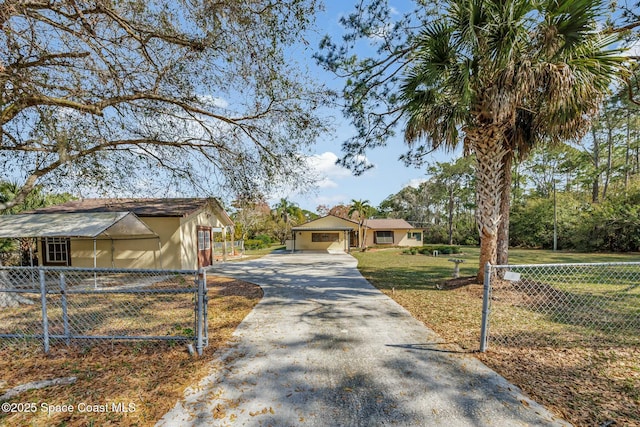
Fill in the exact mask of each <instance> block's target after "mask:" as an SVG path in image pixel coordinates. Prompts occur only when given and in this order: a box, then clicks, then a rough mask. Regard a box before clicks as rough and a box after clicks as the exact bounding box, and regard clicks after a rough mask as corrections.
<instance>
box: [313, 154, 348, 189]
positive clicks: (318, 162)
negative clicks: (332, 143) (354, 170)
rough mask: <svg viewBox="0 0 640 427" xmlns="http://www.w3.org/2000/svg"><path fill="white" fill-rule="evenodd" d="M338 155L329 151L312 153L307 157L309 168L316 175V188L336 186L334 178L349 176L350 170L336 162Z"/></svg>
mask: <svg viewBox="0 0 640 427" xmlns="http://www.w3.org/2000/svg"><path fill="white" fill-rule="evenodd" d="M337 160H338V156H337V155H336V154H335V153H332V152H331V151H326V152H324V153H322V154H314V155H313V156H309V157H308V158H307V164H308V165H309V169H310V170H311V171H312V172H314V173H315V174H316V175H317V176H318V182H317V184H316V185H317V186H318V188H336V187H338V183H337V182H336V180H340V179H344V178H347V177H349V176H351V172H350V171H349V170H348V169H346V168H344V167H342V166H339V165H337V164H336V161H337Z"/></svg>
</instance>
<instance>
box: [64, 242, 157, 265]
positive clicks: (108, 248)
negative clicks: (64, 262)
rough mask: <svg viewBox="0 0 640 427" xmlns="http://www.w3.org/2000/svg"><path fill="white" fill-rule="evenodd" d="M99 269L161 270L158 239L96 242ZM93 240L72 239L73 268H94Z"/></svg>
mask: <svg viewBox="0 0 640 427" xmlns="http://www.w3.org/2000/svg"><path fill="white" fill-rule="evenodd" d="M96 255H97V256H96V266H97V267H99V268H160V266H161V264H160V253H159V248H158V239H140V240H113V241H111V240H96ZM93 262H94V259H93V240H89V239H71V266H72V267H79V268H90V267H93Z"/></svg>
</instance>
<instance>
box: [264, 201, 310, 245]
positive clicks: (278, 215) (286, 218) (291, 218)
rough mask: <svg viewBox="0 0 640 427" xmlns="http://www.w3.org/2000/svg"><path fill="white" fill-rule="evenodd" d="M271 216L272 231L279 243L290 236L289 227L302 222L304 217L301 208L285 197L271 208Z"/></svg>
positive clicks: (282, 242)
mask: <svg viewBox="0 0 640 427" xmlns="http://www.w3.org/2000/svg"><path fill="white" fill-rule="evenodd" d="M271 216H272V218H273V220H274V225H275V227H274V229H273V233H274V234H275V237H276V238H277V239H278V240H279V241H280V243H281V244H284V243H285V242H286V240H287V238H288V237H289V236H291V227H293V226H296V225H298V224H301V223H303V222H304V221H305V219H306V218H305V215H304V212H303V211H302V209H300V207H299V206H297V205H296V204H295V203H291V202H290V201H289V200H287V199H280V201H279V202H278V203H277V204H276V205H275V206H274V208H273V209H272V211H271Z"/></svg>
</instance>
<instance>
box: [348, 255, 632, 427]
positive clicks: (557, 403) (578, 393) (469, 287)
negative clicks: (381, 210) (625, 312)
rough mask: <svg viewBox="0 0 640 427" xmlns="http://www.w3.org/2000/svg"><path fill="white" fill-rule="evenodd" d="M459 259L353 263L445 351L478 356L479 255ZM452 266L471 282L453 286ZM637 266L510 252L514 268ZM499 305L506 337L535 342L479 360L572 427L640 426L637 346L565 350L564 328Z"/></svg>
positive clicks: (379, 258)
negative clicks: (444, 346)
mask: <svg viewBox="0 0 640 427" xmlns="http://www.w3.org/2000/svg"><path fill="white" fill-rule="evenodd" d="M462 252H463V253H462V254H455V255H440V256H439V257H432V256H425V255H405V254H402V250H400V249H388V250H371V251H367V252H353V253H352V255H353V256H354V257H355V258H357V259H358V268H359V269H360V271H361V273H362V275H363V276H365V277H366V278H367V279H368V280H369V281H370V282H371V283H372V284H373V285H374V286H376V287H377V288H379V289H380V290H382V291H383V292H384V293H386V294H387V295H389V296H390V297H391V298H393V299H395V300H396V301H397V302H398V303H399V304H401V305H402V306H404V307H405V308H406V309H407V310H409V312H411V313H412V315H413V316H414V317H416V318H417V319H419V320H421V321H422V322H424V323H425V324H426V325H427V326H428V327H430V328H431V329H433V330H434V331H436V332H437V333H438V334H439V335H440V336H442V337H443V338H444V340H445V341H446V342H447V343H451V344H453V345H455V346H458V347H461V348H462V349H464V350H466V351H469V352H475V351H476V350H477V349H478V348H479V342H480V323H481V317H482V316H481V313H482V292H483V289H482V285H481V284H477V283H476V282H475V280H474V279H473V278H474V277H475V275H476V272H477V269H478V259H479V249H478V248H473V247H465V248H463V249H462ZM450 258H460V259H464V261H465V262H464V263H462V264H461V265H460V275H461V277H463V278H464V277H465V276H466V277H468V278H469V279H468V280H464V279H459V280H457V281H454V282H452V281H450V279H451V277H452V273H453V266H454V264H453V263H452V262H449V261H448V260H449V259H450ZM632 261H640V254H637V253H635V254H582V253H568V252H552V251H544V250H518V249H513V250H511V251H510V264H555V263H593V262H632ZM498 292H499V291H498V290H495V291H494V299H495V297H496V296H497V297H498V298H500V297H501V296H505V295H506V294H499V293H498ZM500 292H502V291H500ZM510 292H513V290H510ZM563 292H566V290H563ZM519 295H520V296H522V294H519ZM507 296H509V295H507ZM499 303H501V302H499V301H495V300H494V303H493V305H495V307H494V308H495V309H496V310H495V313H494V315H496V316H498V317H496V318H495V321H496V324H498V323H500V322H503V324H507V325H514V326H513V327H512V329H511V330H509V329H508V328H507V329H506V330H505V329H503V331H505V333H506V334H507V335H508V336H511V335H509V334H513V333H514V332H518V333H520V332H522V331H525V332H526V333H527V334H529V333H530V334H531V335H532V336H536V337H538V338H537V339H536V340H530V341H515V342H513V343H500V345H498V344H493V345H491V346H490V347H489V351H488V352H487V353H483V354H480V353H477V356H478V357H479V358H480V359H481V360H482V361H483V362H485V363H486V364H487V365H489V366H491V367H492V368H493V369H495V370H496V371H498V372H499V373H500V374H501V375H503V376H505V377H506V378H507V379H508V380H510V381H512V382H514V383H515V384H517V385H518V386H520V387H521V388H522V389H523V390H524V391H525V392H526V393H528V394H529V395H531V396H532V397H533V398H534V399H536V400H538V401H540V402H541V403H543V404H545V405H547V406H548V407H549V408H550V409H552V410H554V411H555V412H556V413H558V415H560V416H563V417H564V418H565V419H567V420H569V421H570V422H572V423H573V424H575V425H585V426H586V425H601V424H603V423H607V422H609V421H612V420H613V421H614V422H615V425H640V409H639V408H640V349H639V348H638V347H637V346H636V345H631V344H628V343H626V344H621V345H619V344H616V345H611V344H607V345H600V346H595V347H592V346H584V345H581V344H577V345H576V344H575V343H573V344H571V345H563V344H562V341H561V339H563V338H565V337H571V335H570V334H572V333H575V331H569V332H567V328H566V325H563V324H561V323H559V322H557V321H555V319H553V318H551V317H549V316H547V315H546V314H545V313H541V312H537V311H535V310H531V308H530V307H529V306H528V305H527V304H522V303H521V301H516V302H515V303H510V304H509V307H508V308H507V309H504V310H502V308H501V309H500V310H497V307H498V304H499ZM593 316H594V317H597V313H594V314H593ZM508 322H511V323H508ZM509 328H511V326H510V327H509ZM496 329H497V328H496ZM494 332H496V330H494ZM516 335H517V334H516ZM548 336H555V337H557V338H558V342H554V343H551V342H549V343H545V341H544V339H545V337H548Z"/></svg>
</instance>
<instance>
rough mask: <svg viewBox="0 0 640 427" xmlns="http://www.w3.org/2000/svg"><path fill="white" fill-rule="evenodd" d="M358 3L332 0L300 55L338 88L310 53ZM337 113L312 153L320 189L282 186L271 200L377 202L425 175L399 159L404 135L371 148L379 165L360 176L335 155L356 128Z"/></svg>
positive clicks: (398, 4) (404, 4)
mask: <svg viewBox="0 0 640 427" xmlns="http://www.w3.org/2000/svg"><path fill="white" fill-rule="evenodd" d="M389 3H390V4H391V6H392V7H393V8H397V10H408V9H409V8H410V7H412V6H414V5H415V4H414V3H413V2H410V1H407V0H396V1H394V0H390V1H389ZM355 4H356V2H355V1H336V0H327V1H326V9H325V11H324V12H323V13H321V14H320V15H319V16H318V17H317V24H318V28H320V31H321V33H320V34H318V35H317V39H314V36H313V35H312V36H310V37H309V40H308V41H309V48H308V49H307V51H306V53H307V54H308V55H309V57H308V58H298V59H299V60H300V62H303V63H306V64H307V65H308V67H309V68H310V69H311V72H313V73H314V74H315V75H316V77H317V78H318V79H319V80H321V81H324V82H325V83H326V84H327V85H328V86H329V87H331V88H334V89H341V88H342V83H341V82H340V81H339V80H337V79H336V77H335V76H334V75H333V74H330V73H328V72H325V71H324V70H322V69H320V68H318V67H317V66H316V65H315V63H314V60H313V59H312V58H311V56H310V55H311V54H312V53H313V52H315V51H316V50H317V46H318V42H319V40H320V38H321V37H322V36H324V35H325V34H331V35H332V37H333V38H334V39H335V40H336V41H338V37H339V34H340V33H341V31H342V30H341V26H340V24H339V18H340V16H343V15H346V14H347V13H349V12H351V11H352V10H353V9H354V5H355ZM305 56H306V55H305ZM332 115H333V116H334V117H335V118H336V122H335V123H334V126H335V132H334V133H333V134H330V135H324V136H322V137H321V138H320V139H319V140H318V141H317V143H316V145H315V146H314V147H313V148H312V151H313V154H312V155H311V157H310V159H309V163H310V167H311V168H312V169H314V170H315V171H316V172H317V173H318V175H319V176H321V177H322V179H321V180H320V181H319V182H318V185H317V186H316V188H315V191H312V192H310V193H308V194H296V193H295V191H289V192H283V193H280V194H277V195H274V197H273V198H272V199H271V200H270V201H271V202H274V201H277V200H278V199H279V198H281V197H285V198H287V199H289V200H290V201H293V202H295V203H296V204H298V206H300V207H301V208H303V209H307V210H310V211H315V210H316V207H317V206H318V205H328V206H330V207H331V206H334V205H337V204H341V203H342V204H349V202H350V201H351V200H352V199H362V200H368V201H369V202H370V204H371V205H372V206H378V205H379V204H380V203H381V202H382V201H383V200H384V199H385V198H386V197H388V196H389V195H391V194H394V193H397V192H398V191H400V190H401V189H402V188H403V187H405V186H407V185H412V184H413V185H417V184H418V183H419V182H420V181H421V180H424V179H425V177H426V176H425V172H424V171H425V169H426V168H425V167H423V168H421V169H416V168H413V167H406V166H405V165H404V164H403V163H402V162H401V161H399V160H398V158H399V156H400V155H401V154H402V153H404V152H406V150H407V147H406V146H405V144H404V141H403V140H402V137H401V136H395V137H394V138H392V139H390V140H389V141H388V144H387V146H386V147H380V148H376V149H374V150H371V151H369V152H368V153H367V160H368V161H369V162H370V163H371V164H373V165H374V167H373V168H372V169H370V170H369V171H367V172H365V173H364V174H363V175H361V176H359V177H356V176H353V175H352V174H351V172H350V171H349V170H347V169H345V168H342V167H340V166H337V165H336V164H335V161H336V160H337V159H338V158H339V157H340V156H342V153H341V151H340V150H341V144H342V142H344V141H345V140H346V139H348V138H349V137H350V136H352V135H353V134H354V133H355V131H354V130H353V128H352V127H351V126H350V124H349V123H348V121H347V120H346V119H344V118H343V117H342V113H341V111H339V110H336V111H335V112H332ZM453 158H454V155H452V154H446V153H443V152H441V153H434V154H433V155H432V157H431V158H430V159H428V161H429V162H435V161H448V160H452V159H453Z"/></svg>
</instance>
